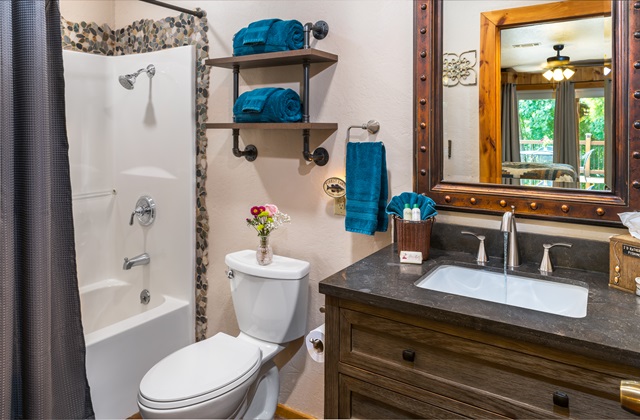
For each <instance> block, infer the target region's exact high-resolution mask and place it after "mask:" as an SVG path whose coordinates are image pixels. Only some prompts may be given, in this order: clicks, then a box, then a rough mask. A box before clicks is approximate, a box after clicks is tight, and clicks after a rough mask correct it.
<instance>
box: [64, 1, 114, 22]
mask: <svg viewBox="0 0 640 420" xmlns="http://www.w3.org/2000/svg"><path fill="white" fill-rule="evenodd" d="M60 13H61V14H62V16H63V17H64V18H65V19H67V20H69V21H71V22H81V21H85V22H96V23H100V24H103V23H106V24H108V25H109V26H110V27H111V28H113V25H114V24H115V2H114V0H60Z"/></svg>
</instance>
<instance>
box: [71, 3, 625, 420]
mask: <svg viewBox="0 0 640 420" xmlns="http://www.w3.org/2000/svg"><path fill="white" fill-rule="evenodd" d="M63 3H65V7H66V6H67V5H66V3H80V2H78V1H75V2H74V1H71V0H64V1H63ZM84 3H86V4H87V5H86V6H87V12H93V10H92V7H91V5H93V3H94V2H92V1H87V2H84ZM174 3H175V4H179V5H180V6H183V7H187V8H195V7H200V8H202V9H204V10H206V11H207V14H208V19H209V43H210V55H211V57H222V56H229V55H231V53H232V48H231V40H232V37H233V34H234V33H235V32H236V31H237V30H239V29H240V28H241V27H243V26H246V25H247V24H249V23H250V22H252V21H254V20H258V19H264V18H271V17H279V18H282V19H294V18H295V19H298V20H300V21H301V22H303V23H304V22H308V21H312V22H315V21H317V20H319V19H322V20H325V21H327V22H328V24H329V26H330V33H329V35H328V37H327V38H326V39H324V40H322V41H315V40H314V42H313V44H314V46H315V47H317V48H319V49H322V50H326V51H330V52H333V53H335V54H338V56H339V62H338V63H337V64H335V65H333V66H330V67H327V66H319V65H314V66H312V70H311V75H312V78H311V88H310V92H311V119H312V121H320V122H337V123H338V124H339V129H338V131H337V132H334V133H329V132H314V133H312V136H311V148H312V150H313V149H314V148H315V147H318V146H320V145H322V146H323V147H325V148H326V149H327V150H328V151H329V153H330V155H331V159H330V161H329V164H328V165H326V166H324V167H318V166H316V165H314V164H312V163H306V162H304V161H303V160H302V159H301V152H302V139H301V136H300V134H299V133H297V132H291V131H249V130H246V131H242V132H241V140H240V143H241V145H246V144H254V145H256V146H257V148H258V151H259V156H258V159H257V160H256V161H255V162H253V163H250V162H247V161H246V160H244V159H239V158H236V157H234V156H233V154H232V153H231V147H232V142H231V132H230V130H209V132H208V137H209V147H208V160H207V164H208V181H207V189H208V194H209V195H208V197H207V206H208V210H209V215H210V232H209V263H210V264H209V271H208V276H209V306H208V316H209V330H208V335H209V336H211V335H214V334H215V333H217V332H219V331H223V332H226V333H230V334H235V333H237V332H238V327H237V323H236V319H235V315H234V312H233V304H232V302H231V297H230V293H229V285H228V281H227V279H226V277H225V275H224V270H225V268H226V266H225V264H224V256H225V254H227V253H228V252H232V251H236V250H240V249H247V248H249V249H253V248H254V247H256V246H257V239H256V236H255V233H254V232H253V231H252V230H251V229H250V228H248V227H247V226H246V225H245V222H244V220H245V218H246V217H248V216H249V213H248V212H249V208H250V207H251V206H252V205H255V204H264V203H274V204H276V205H278V206H279V207H280V208H281V210H282V211H284V212H286V213H288V214H289V215H290V216H291V219H292V222H291V224H289V225H286V226H285V227H284V228H282V229H280V230H278V231H276V232H275V233H274V234H273V235H272V244H273V246H274V250H275V252H276V253H277V254H280V255H286V256H290V257H294V258H299V259H304V260H307V261H309V262H310V263H311V275H310V280H311V286H310V287H311V293H310V299H309V310H308V315H309V316H308V318H309V319H308V327H309V329H312V328H315V327H316V326H318V325H319V324H321V323H322V322H323V315H322V314H320V313H319V311H318V309H319V307H320V306H322V305H323V303H324V297H323V296H322V295H320V294H319V293H318V292H317V290H318V282H319V281H321V280H322V279H323V278H325V277H327V276H329V275H331V274H333V273H335V272H337V271H339V270H341V269H342V268H344V267H347V266H348V265H350V264H352V263H353V262H355V261H357V260H359V259H361V258H363V257H365V256H367V255H369V254H371V253H372V252H374V251H376V250H378V249H380V248H382V247H384V246H385V245H387V244H388V243H390V234H389V233H386V234H381V233H377V234H376V235H375V236H373V237H370V236H365V235H359V234H353V233H347V232H345V230H344V218H343V217H340V216H334V215H333V203H332V201H331V199H330V198H329V197H328V196H326V195H325V194H324V193H323V191H322V182H323V181H324V180H325V179H326V178H328V177H330V176H341V175H344V152H345V137H346V130H347V127H348V126H350V125H354V124H362V123H364V122H366V121H368V120H370V119H376V120H378V121H379V122H380V124H381V130H380V132H379V133H378V134H377V135H376V136H373V137H367V136H366V135H365V134H364V133H363V132H362V130H352V138H353V140H356V141H357V140H367V139H369V138H371V139H374V140H379V141H383V142H384V144H385V146H386V150H387V164H388V169H389V174H390V182H389V185H390V190H391V195H396V194H399V193H401V192H403V191H410V190H411V189H412V174H411V171H412V158H411V155H412V150H413V145H412V141H413V133H412V118H413V113H412V89H413V83H412V62H413V54H412V39H413V33H412V25H413V23H412V1H411V0H300V1H292V0H289V1H287V0H284V1H265V0H251V1H249V0H241V1H239V0H226V1H225V0H211V1H179V0H174ZM114 6H115V11H114V16H115V26H116V27H121V26H124V25H128V24H130V23H131V22H132V21H134V20H137V19H142V18H153V19H160V18H163V17H166V16H170V15H171V16H172V15H175V12H172V11H171V10H167V9H163V8H160V7H157V6H152V5H149V4H145V3H141V2H138V1H130V0H118V1H116V2H115V4H114ZM65 17H67V18H69V19H73V18H74V17H73V16H65ZM86 19H87V18H84V20H86ZM94 19H96V18H95V17H94ZM78 20H81V19H78ZM301 75H302V69H301V68H300V67H279V68H272V69H255V70H246V71H242V72H241V75H240V76H241V91H244V90H246V89H248V86H251V87H262V86H268V85H269V86H271V85H275V86H282V87H291V88H293V89H294V90H296V91H299V90H300V83H301ZM209 92H210V101H209V120H210V121H213V122H229V121H231V117H232V112H231V107H232V73H231V71H230V70H224V69H217V68H213V69H212V71H211V86H210V90H209ZM183 140H186V139H176V141H183ZM438 219H439V221H446V222H450V223H464V224H478V225H481V226H487V227H492V226H495V227H496V228H497V227H498V226H499V218H498V217H495V216H480V217H478V216H473V215H467V214H464V213H446V214H442V215H441V216H439V218H438ZM519 228H520V229H521V230H523V231H540V232H543V233H549V234H564V235H567V236H574V237H588V238H595V239H600V240H606V238H607V237H608V235H610V234H611V233H618V231H617V230H615V229H606V228H592V227H588V226H584V225H569V224H559V223H554V224H550V223H542V222H527V221H520V225H519ZM296 344H297V345H298V346H300V345H301V343H299V342H298V343H296ZM286 353H287V354H286V356H287V358H290V360H288V363H287V364H286V365H285V366H284V367H283V368H282V370H281V393H280V402H281V403H284V404H286V405H289V406H291V407H293V408H295V409H297V410H300V411H302V412H305V413H308V414H311V415H313V416H316V417H322V415H323V391H324V390H323V380H324V379H323V366H322V365H320V364H317V363H314V362H312V361H311V359H310V358H309V357H308V356H307V353H306V351H304V349H299V350H298V349H297V348H296V347H295V346H294V347H293V348H290V349H288V351H287V352H286Z"/></svg>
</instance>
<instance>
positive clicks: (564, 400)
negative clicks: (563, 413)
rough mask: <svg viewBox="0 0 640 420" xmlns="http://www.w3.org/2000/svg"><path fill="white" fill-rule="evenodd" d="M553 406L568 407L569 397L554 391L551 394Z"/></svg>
mask: <svg viewBox="0 0 640 420" xmlns="http://www.w3.org/2000/svg"><path fill="white" fill-rule="evenodd" d="M553 404H554V405H557V406H558V407H565V408H566V407H569V395H567V394H566V393H564V392H562V391H556V392H554V393H553Z"/></svg>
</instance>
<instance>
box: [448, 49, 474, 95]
mask: <svg viewBox="0 0 640 420" xmlns="http://www.w3.org/2000/svg"><path fill="white" fill-rule="evenodd" d="M477 62H478V52H477V50H470V51H465V52H463V53H460V54H454V53H444V54H443V55H442V84H443V85H444V86H446V87H454V86H456V85H458V84H460V85H462V86H475V85H477V84H478V73H477V72H476V70H475V69H474V67H475V66H476V64H477Z"/></svg>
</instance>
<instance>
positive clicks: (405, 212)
mask: <svg viewBox="0 0 640 420" xmlns="http://www.w3.org/2000/svg"><path fill="white" fill-rule="evenodd" d="M402 218H403V219H404V220H411V207H409V204H405V205H404V210H403V211H402Z"/></svg>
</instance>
